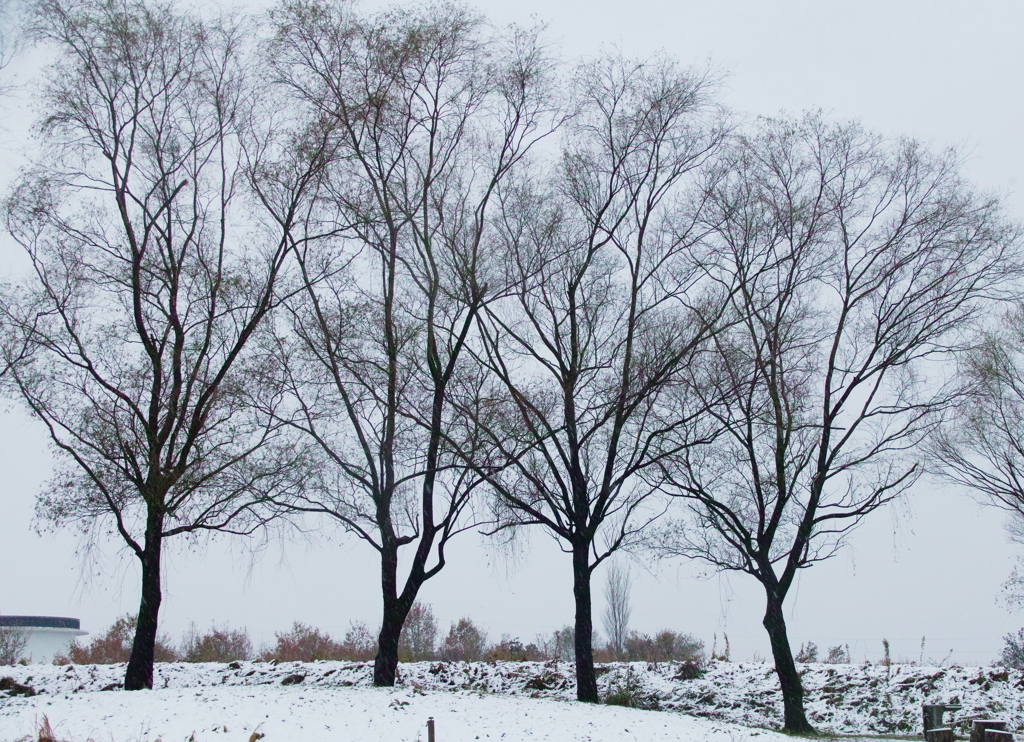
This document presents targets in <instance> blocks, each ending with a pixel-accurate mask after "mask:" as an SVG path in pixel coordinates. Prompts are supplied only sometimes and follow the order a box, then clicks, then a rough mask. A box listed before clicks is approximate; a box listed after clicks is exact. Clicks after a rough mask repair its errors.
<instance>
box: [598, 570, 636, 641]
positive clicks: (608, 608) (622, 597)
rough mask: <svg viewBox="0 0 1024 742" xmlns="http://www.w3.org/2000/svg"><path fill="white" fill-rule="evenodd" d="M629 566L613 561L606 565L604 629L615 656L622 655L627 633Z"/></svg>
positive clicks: (629, 610)
mask: <svg viewBox="0 0 1024 742" xmlns="http://www.w3.org/2000/svg"><path fill="white" fill-rule="evenodd" d="M630 582H631V579H630V574H629V566H628V565H623V564H622V562H620V561H613V562H612V563H611V565H610V566H609V567H608V575H607V580H606V582H605V586H604V600H605V608H604V631H605V633H606V634H607V635H608V646H609V647H610V648H611V650H612V651H613V652H614V653H615V656H616V657H619V658H621V657H622V656H623V648H624V646H625V641H626V636H627V635H628V634H629V616H630V614H631V613H632V609H631V608H630V606H629V593H630Z"/></svg>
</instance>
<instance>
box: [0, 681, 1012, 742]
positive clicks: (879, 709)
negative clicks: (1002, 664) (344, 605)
mask: <svg viewBox="0 0 1024 742" xmlns="http://www.w3.org/2000/svg"><path fill="white" fill-rule="evenodd" d="M801 668H802V670H803V682H804V686H805V689H806V693H807V711H808V717H809V719H810V720H811V723H812V724H814V725H815V726H816V727H817V728H818V729H819V730H821V731H825V732H832V733H839V734H869V735H879V734H893V735H912V734H920V731H921V726H920V724H921V703H922V702H925V701H927V702H929V703H959V704H961V705H962V706H963V708H962V710H961V711H959V712H956V713H955V714H953V715H952V718H951V719H950V720H951V721H952V722H953V723H954V724H955V725H957V727H958V728H959V730H960V732H961V733H963V732H965V731H967V730H968V728H969V726H970V721H971V719H976V718H1002V719H1006V720H1007V721H1008V722H1009V728H1010V729H1012V730H1015V731H1020V730H1021V729H1022V728H1024V675H1022V673H1020V672H1017V671H1007V670H1004V669H1002V668H977V667H974V668H960V667H951V668H936V667H933V668H927V667H914V666H907V665H897V666H893V667H892V668H888V669H887V668H885V667H882V666H877V665H876V666H863V667H862V666H855V665H821V664H814V665H803V666H801ZM371 670H372V668H371V666H370V665H367V664H361V663H346V662H314V663H307V664H301V663H281V664H277V665H275V664H271V663H263V662H242V663H232V664H230V665H225V664H186V663H179V664H159V665H157V668H156V682H155V686H156V687H155V689H154V690H153V691H149V692H141V693H125V692H122V691H120V690H118V688H117V685H118V684H119V683H120V681H121V679H122V676H123V673H124V666H123V665H107V666H67V667H54V666H47V665H34V666H31V665H30V666H27V667H10V668H2V669H0V676H5V677H10V678H12V679H13V680H14V681H15V682H16V683H18V684H21V685H25V686H29V687H31V688H32V689H33V690H34V692H35V693H36V695H35V696H32V697H25V696H20V695H19V696H12V697H7V698H3V694H0V699H2V700H0V741H2V742H9V741H13V740H18V739H20V738H24V737H28V736H30V735H33V734H34V733H35V731H36V729H37V725H38V723H39V722H40V721H41V720H42V718H43V716H44V715H45V716H46V718H47V719H48V720H49V722H50V724H51V725H52V727H53V730H54V732H55V736H56V738H57V739H59V740H68V742H87V740H93V742H108V741H109V742H122V741H123V742H156V740H158V739H159V740H161V742H172V741H175V742H177V741H178V740H181V741H182V742H185V741H188V740H194V742H207V741H208V740H223V741H224V742H228V741H229V740H240V741H241V740H250V739H251V738H253V734H254V733H256V734H257V735H259V734H262V735H265V742H278V740H282V741H284V740H302V741H303V742H314V741H317V740H324V741H325V742H326V741H328V740H331V741H338V742H340V741H348V740H352V741H355V740H367V741H369V740H381V741H390V740H394V741H395V742H405V741H408V742H414V741H415V740H420V741H421V742H425V740H426V727H425V724H426V721H427V718H428V717H433V718H434V719H435V720H436V721H435V724H436V730H437V742H456V741H458V742H462V741H463V740H488V739H490V740H505V741H506V742H512V740H531V741H532V740H552V741H554V740H564V741H565V742H568V741H570V740H591V741H593V742H598V741H601V742H604V741H607V742H613V741H615V742H617V741H619V740H679V741H681V742H701V741H703V740H707V741H708V742H719V741H721V742H741V741H742V742H746V741H747V740H754V739H756V740H757V742H781V740H783V739H790V738H788V737H783V736H782V735H780V734H777V733H775V732H773V731H770V730H771V729H772V728H778V727H779V726H780V724H781V711H782V709H781V695H780V693H779V690H778V683H777V682H776V681H775V676H774V673H773V672H772V670H771V668H770V666H768V665H764V664H754V663H728V662H719V663H714V664H713V665H712V666H711V667H710V669H709V670H708V672H707V673H705V674H704V675H703V676H702V677H700V678H695V679H689V680H687V679H683V678H681V677H677V676H678V674H679V666H678V665H676V664H675V663H665V664H660V665H650V664H647V663H631V664H626V663H621V664H613V665H605V666H601V667H599V672H600V673H601V674H600V678H599V680H600V689H601V693H602V696H604V695H605V694H607V693H609V692H615V691H616V690H618V691H619V692H620V693H621V692H622V691H623V690H624V689H625V690H626V691H628V695H630V696H631V697H632V698H633V699H634V701H635V702H637V703H639V704H640V705H642V706H644V707H646V708H649V709H651V710H643V709H640V708H622V707H616V706H590V705H584V704H577V703H573V702H571V699H572V698H573V697H574V696H575V688H574V682H573V667H572V665H571V664H570V663H565V662H562V663H550V662H549V663H530V662H523V663H511V662H510V663H484V662H478V663H461V662H453V663H444V662H435V663H429V662H423V663H415V664H404V665H401V679H400V683H401V684H400V685H399V686H398V687H396V688H394V689H383V688H373V687H371V685H370V679H371ZM256 738H258V737H256ZM32 739H35V737H34V736H32ZM254 739H255V738H254Z"/></svg>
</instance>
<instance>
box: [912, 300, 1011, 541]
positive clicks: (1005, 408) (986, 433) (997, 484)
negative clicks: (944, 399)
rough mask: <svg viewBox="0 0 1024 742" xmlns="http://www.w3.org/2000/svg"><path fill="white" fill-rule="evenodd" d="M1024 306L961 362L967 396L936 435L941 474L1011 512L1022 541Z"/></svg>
mask: <svg viewBox="0 0 1024 742" xmlns="http://www.w3.org/2000/svg"><path fill="white" fill-rule="evenodd" d="M1022 320H1024V305H1022V304H1017V305H1016V306H1015V307H1014V308H1013V309H1012V310H1011V311H1010V312H1008V313H1007V314H1006V315H1005V317H1004V318H1003V322H1002V324H1001V326H1000V327H999V328H998V329H996V330H993V331H990V332H987V333H985V335H984V336H983V337H982V338H981V339H980V342H978V343H977V345H976V346H975V347H974V348H972V349H971V351H970V352H969V353H967V354H966V355H965V356H964V357H963V359H962V362H961V364H960V367H959V373H958V374H957V378H958V379H959V380H960V382H961V386H962V391H963V398H962V400H961V401H960V403H959V404H958V405H957V406H956V408H954V409H953V410H951V411H950V413H951V414H950V415H949V417H948V424H947V425H944V426H943V427H942V428H941V429H940V430H939V431H938V433H937V434H936V436H935V438H934V440H933V441H932V445H931V448H930V450H931V452H932V453H933V454H934V456H935V459H936V462H937V463H938V464H939V469H938V471H939V473H940V474H941V475H942V476H943V477H945V478H946V479H948V480H950V481H952V482H955V483H956V484H960V485H963V486H964V487H967V488H968V489H969V490H971V491H973V492H975V493H977V494H978V495H980V496H981V499H982V500H983V502H985V503H988V504H992V505H995V506H996V507H998V508H1001V509H1002V510H1005V511H1007V512H1008V513H1009V514H1010V518H1011V520H1010V523H1009V527H1010V532H1011V534H1012V535H1013V536H1014V538H1015V539H1017V540H1019V541H1024V325H1022V324H1021V322H1022Z"/></svg>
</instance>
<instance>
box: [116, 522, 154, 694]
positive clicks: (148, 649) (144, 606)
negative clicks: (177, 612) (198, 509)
mask: <svg viewBox="0 0 1024 742" xmlns="http://www.w3.org/2000/svg"><path fill="white" fill-rule="evenodd" d="M162 541H163V518H162V517H161V516H159V515H155V514H153V513H150V515H149V518H148V520H147V523H146V543H145V547H144V549H143V551H142V556H140V557H139V561H140V562H141V563H142V600H141V602H140V603H139V617H138V619H137V620H136V623H135V640H134V642H132V656H131V658H130V659H129V660H128V669H127V670H126V671H125V674H124V689H125V690H144V689H151V688H152V687H153V662H154V661H155V659H156V632H157V621H158V618H159V613H160V601H161V598H162V595H161V589H160V548H161V546H162Z"/></svg>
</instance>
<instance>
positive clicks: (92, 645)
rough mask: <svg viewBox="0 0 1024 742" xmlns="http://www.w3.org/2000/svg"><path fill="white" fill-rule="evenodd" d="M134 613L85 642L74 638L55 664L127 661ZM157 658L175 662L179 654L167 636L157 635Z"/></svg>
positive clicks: (133, 632)
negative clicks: (82, 643)
mask: <svg viewBox="0 0 1024 742" xmlns="http://www.w3.org/2000/svg"><path fill="white" fill-rule="evenodd" d="M135 620H136V618H135V616H132V615H130V614H126V615H124V616H121V617H120V618H119V619H117V620H116V621H114V623H113V624H111V625H110V628H108V629H107V631H106V633H105V634H103V635H101V636H97V637H94V638H93V639H92V641H90V642H89V643H88V644H86V645H84V646H83V645H81V644H79V642H78V640H77V639H76V640H75V641H73V642H71V646H70V647H69V648H68V652H67V654H58V655H56V656H55V657H54V658H53V664H55V665H67V664H75V665H113V664H117V663H118V662H127V661H128V660H129V659H130V658H131V656H132V642H134V640H135ZM155 656H156V661H157V662H176V661H177V660H178V654H177V652H175V651H174V645H173V644H171V643H170V641H169V640H168V639H167V638H166V637H164V636H158V637H157V638H156V653H155Z"/></svg>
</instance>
